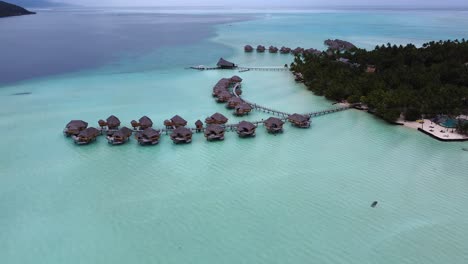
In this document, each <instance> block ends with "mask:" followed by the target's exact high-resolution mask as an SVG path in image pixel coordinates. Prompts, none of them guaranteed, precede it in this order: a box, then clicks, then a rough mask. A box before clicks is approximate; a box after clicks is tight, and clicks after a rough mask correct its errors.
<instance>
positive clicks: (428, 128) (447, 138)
mask: <svg viewBox="0 0 468 264" xmlns="http://www.w3.org/2000/svg"><path fill="white" fill-rule="evenodd" d="M398 122H399V123H401V124H402V125H403V126H405V127H408V128H411V129H416V130H417V131H419V132H421V133H423V134H426V135H428V136H430V137H432V138H434V139H436V140H439V141H443V142H464V141H468V136H465V135H462V134H459V133H457V132H456V129H455V128H446V127H443V126H441V125H438V124H436V123H434V122H432V121H431V120H429V119H423V123H419V122H416V121H403V120H398Z"/></svg>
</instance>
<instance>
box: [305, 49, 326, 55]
mask: <svg viewBox="0 0 468 264" xmlns="http://www.w3.org/2000/svg"><path fill="white" fill-rule="evenodd" d="M304 54H309V55H311V54H314V55H320V54H322V52H321V51H320V50H317V49H313V48H310V49H306V50H304Z"/></svg>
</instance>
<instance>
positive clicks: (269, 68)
mask: <svg viewBox="0 0 468 264" xmlns="http://www.w3.org/2000/svg"><path fill="white" fill-rule="evenodd" d="M186 69H194V70H199V71H212V70H238V71H239V72H246V71H289V68H287V67H281V66H266V67H244V66H238V67H236V68H232V69H222V68H219V67H198V66H192V67H188V68H186Z"/></svg>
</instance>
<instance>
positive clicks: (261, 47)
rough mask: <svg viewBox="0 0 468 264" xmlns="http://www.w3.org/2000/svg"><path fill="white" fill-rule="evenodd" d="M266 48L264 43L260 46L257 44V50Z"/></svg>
mask: <svg viewBox="0 0 468 264" xmlns="http://www.w3.org/2000/svg"><path fill="white" fill-rule="evenodd" d="M265 49H266V48H265V46H263V45H258V46H257V51H265Z"/></svg>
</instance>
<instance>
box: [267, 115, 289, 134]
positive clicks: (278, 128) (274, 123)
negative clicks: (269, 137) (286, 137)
mask: <svg viewBox="0 0 468 264" xmlns="http://www.w3.org/2000/svg"><path fill="white" fill-rule="evenodd" d="M263 124H264V125H265V127H266V129H267V131H268V132H269V133H280V132H283V125H284V122H283V120H281V119H279V118H276V117H270V118H268V119H267V120H265V121H264V122H263Z"/></svg>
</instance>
